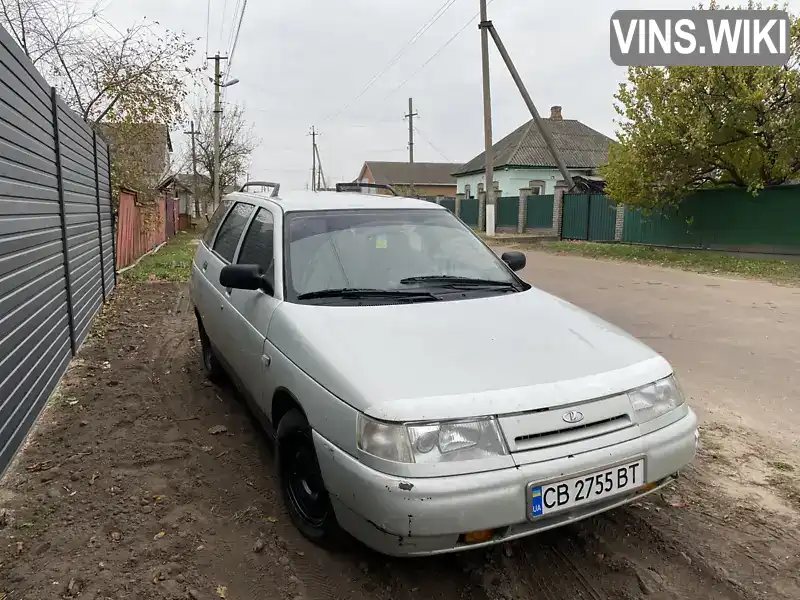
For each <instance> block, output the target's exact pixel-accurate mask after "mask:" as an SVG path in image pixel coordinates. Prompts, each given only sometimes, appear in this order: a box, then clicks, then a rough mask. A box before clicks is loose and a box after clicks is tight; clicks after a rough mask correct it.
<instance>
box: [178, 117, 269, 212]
mask: <svg viewBox="0 0 800 600" xmlns="http://www.w3.org/2000/svg"><path fill="white" fill-rule="evenodd" d="M194 120H195V124H196V125H198V132H199V133H198V135H197V138H196V141H197V170H198V172H200V173H203V174H205V175H208V177H209V179H210V183H209V185H208V188H209V189H208V190H203V192H204V194H203V196H204V197H206V198H209V197H211V194H212V192H213V189H212V188H213V185H214V184H213V181H214V108H213V106H212V105H211V104H208V103H206V104H203V105H201V106H200V107H199V108H198V109H197V110H196V111H195V113H194ZM219 140H220V142H219V147H220V152H219V186H220V189H221V190H225V189H226V188H228V187H230V186H232V185H234V184H235V183H237V182H238V181H239V180H240V179H241V178H242V177H243V176H244V175H245V174H246V173H247V167H248V164H249V162H250V155H251V154H252V153H253V151H254V150H255V149H256V148H257V147H258V145H259V144H260V143H261V141H260V140H259V139H258V138H257V137H256V135H255V134H254V133H253V126H252V124H250V123H249V122H248V121H247V120H246V119H245V116H244V110H243V109H242V107H241V106H239V105H237V104H229V105H227V106H226V107H225V110H224V111H223V113H222V116H221V118H220V135H219ZM203 210H204V212H206V213H207V212H208V206H207V205H206V206H204V207H203Z"/></svg>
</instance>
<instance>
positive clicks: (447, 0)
mask: <svg viewBox="0 0 800 600" xmlns="http://www.w3.org/2000/svg"><path fill="white" fill-rule="evenodd" d="M456 2H457V0H445V2H444V4H442V5H441V6H440V7H439V9H438V10H437V11H436V12H435V13H433V15H432V16H431V17H430V18H429V19H428V21H427V22H426V23H425V24H424V25H423V26H422V27H420V28H419V29H418V30H417V32H416V33H415V34H414V35H413V36H411V39H409V40H408V41H407V42H406V43H405V45H404V46H403V47H402V48H400V50H399V51H398V52H397V54H395V55H394V56H393V57H392V59H391V60H390V61H389V62H388V63H387V64H386V65H384V67H383V68H382V69H380V70H379V71H378V72H377V73H375V75H373V76H372V77H371V78H370V80H369V81H368V82H367V84H366V85H365V86H364V87H363V88H362V90H361V91H360V92H359V93H358V95H357V96H356V97H355V98H353V99H352V100H351V101H350V102H348V103H347V104H345V105H344V106H343V107H342V108H340V109H339V110H337V111H335V112H334V113H331V114H330V115H329V116H328V117H326V118H325V119H323V120H324V121H328V120H330V119H332V118H334V117H336V116H338V115H340V114H341V113H343V112H344V111H346V110H347V109H348V108H350V107H351V106H352V105H353V104H355V103H356V102H358V101H359V100H360V99H361V98H362V97H363V96H364V94H366V93H367V91H368V90H369V89H370V88H371V87H372V86H373V85H374V84H375V83H376V82H377V81H378V79H380V78H381V77H383V75H384V73H386V71H388V70H389V69H390V68H391V67H392V66H394V65H395V64H396V63H397V61H398V60H400V58H402V56H403V55H404V54H405V53H406V52H407V51H408V49H409V48H410V47H411V46H413V45H414V44H415V43H416V42H417V41H418V40H419V39H420V38H421V37H422V36H423V35H424V34H425V32H426V31H428V29H430V28H431V27H432V26H433V24H434V23H436V21H438V20H439V19H441V18H442V16H443V15H444V14H445V13H446V12H447V11H448V10H449V9H450V7H451V6H453V4H455V3H456Z"/></svg>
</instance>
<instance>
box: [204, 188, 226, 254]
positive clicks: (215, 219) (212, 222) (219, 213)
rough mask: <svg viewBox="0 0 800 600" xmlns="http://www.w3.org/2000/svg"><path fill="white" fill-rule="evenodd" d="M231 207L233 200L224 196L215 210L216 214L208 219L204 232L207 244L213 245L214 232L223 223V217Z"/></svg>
mask: <svg viewBox="0 0 800 600" xmlns="http://www.w3.org/2000/svg"><path fill="white" fill-rule="evenodd" d="M230 207H231V201H230V200H229V199H227V198H223V199H222V200H221V201H220V203H219V206H218V207H217V210H215V211H214V214H213V215H212V216H211V219H209V221H208V227H206V231H205V233H204V234H203V241H204V242H205V244H206V246H209V247H211V242H213V241H214V234H215V233H217V228H218V227H219V224H220V223H222V219H223V218H225V214H226V213H227V212H228V209H229V208H230Z"/></svg>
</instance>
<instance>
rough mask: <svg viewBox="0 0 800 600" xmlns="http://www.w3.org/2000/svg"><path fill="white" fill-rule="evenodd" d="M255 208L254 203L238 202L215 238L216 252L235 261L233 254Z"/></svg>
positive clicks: (229, 260)
mask: <svg viewBox="0 0 800 600" xmlns="http://www.w3.org/2000/svg"><path fill="white" fill-rule="evenodd" d="M254 208H255V207H254V206H253V205H252V204H246V203H244V202H237V203H236V205H235V206H234V207H233V209H232V210H231V211H230V212H229V213H228V216H227V217H225V221H223V222H222V226H221V227H220V228H219V233H218V234H217V237H216V238H215V239H214V252H216V253H217V254H219V255H220V256H221V257H222V258H223V259H225V260H227V261H228V262H232V261H233V255H234V254H235V253H236V248H237V247H238V246H239V238H241V237H242V233H243V232H244V226H245V225H246V224H247V221H248V220H249V219H250V214H251V213H252V212H253V209H254Z"/></svg>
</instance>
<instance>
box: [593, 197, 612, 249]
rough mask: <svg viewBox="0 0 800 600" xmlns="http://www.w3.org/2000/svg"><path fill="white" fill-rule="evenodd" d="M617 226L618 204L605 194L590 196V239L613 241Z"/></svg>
mask: <svg viewBox="0 0 800 600" xmlns="http://www.w3.org/2000/svg"><path fill="white" fill-rule="evenodd" d="M616 228H617V205H616V203H614V202H612V201H611V200H609V199H608V198H607V197H606V196H605V195H604V194H592V195H591V196H589V240H590V241H592V242H613V241H614V232H615V230H616Z"/></svg>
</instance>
